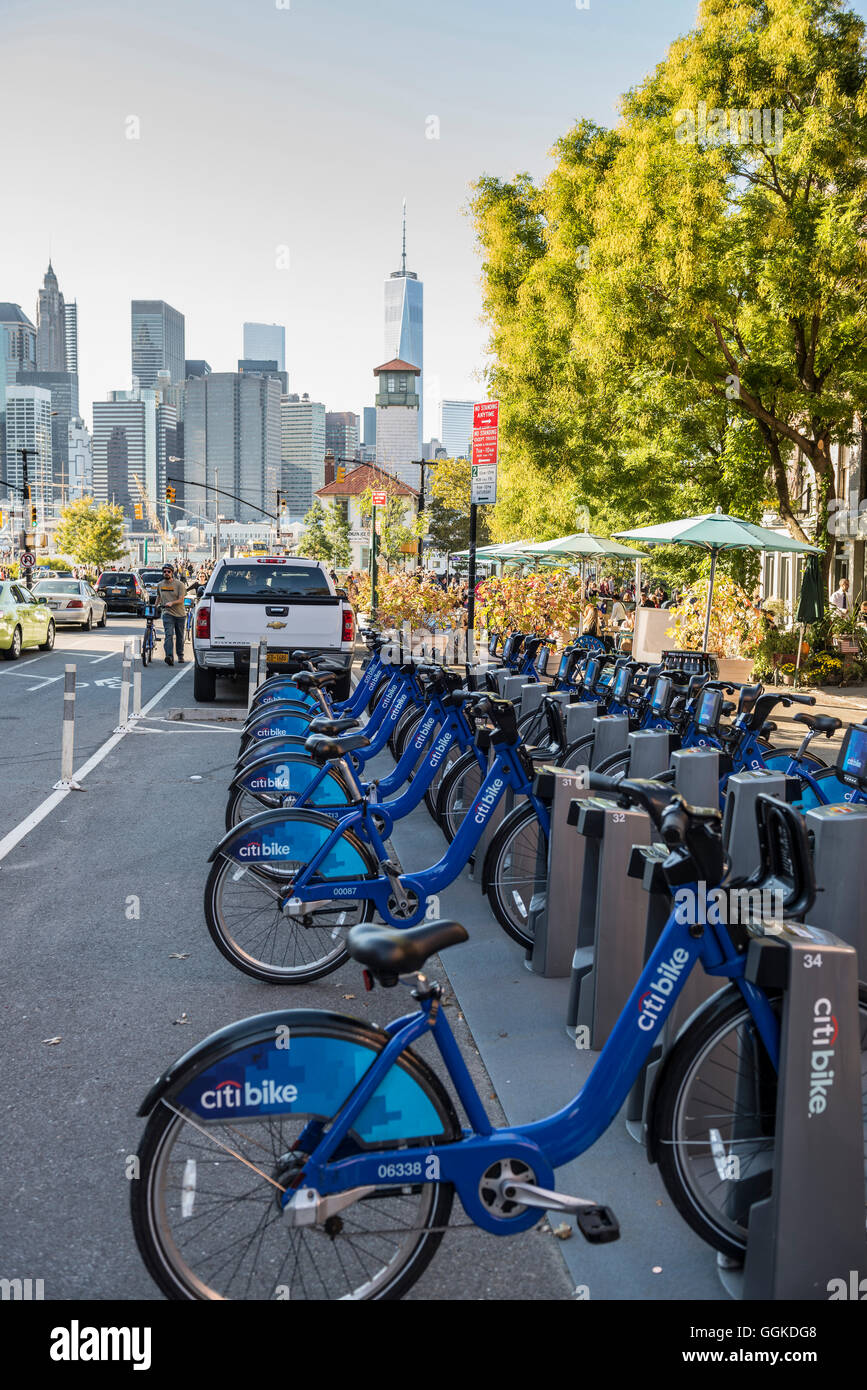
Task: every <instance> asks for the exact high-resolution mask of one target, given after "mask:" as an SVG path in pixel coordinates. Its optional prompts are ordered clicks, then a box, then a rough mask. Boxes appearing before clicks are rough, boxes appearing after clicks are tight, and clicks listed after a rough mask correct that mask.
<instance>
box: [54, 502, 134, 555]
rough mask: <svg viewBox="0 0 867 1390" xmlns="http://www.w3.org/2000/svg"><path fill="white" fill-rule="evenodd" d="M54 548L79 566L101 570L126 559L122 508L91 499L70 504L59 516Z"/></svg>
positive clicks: (126, 550)
mask: <svg viewBox="0 0 867 1390" xmlns="http://www.w3.org/2000/svg"><path fill="white" fill-rule="evenodd" d="M54 539H55V545H56V546H57V548H58V549H59V550H61V551H63V552H64V554H67V555H71V556H72V558H73V559H74V560H75V561H76V562H77V563H78V564H81V565H93V566H94V567H95V568H97V569H102V568H103V567H104V566H105V565H108V564H111V563H112V562H113V561H115V560H123V559H126V557H127V555H128V547H127V545H126V544H125V543H124V538H123V509H122V508H121V507H114V506H111V505H110V504H109V503H102V504H101V505H100V506H97V505H96V504H95V502H94V500H93V498H92V497H84V498H80V499H79V500H78V501H76V502H70V504H69V506H68V507H64V508H63V510H62V511H61V513H60V525H59V526H58V528H57V532H56V535H55V538H54Z"/></svg>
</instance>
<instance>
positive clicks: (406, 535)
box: [358, 477, 424, 569]
mask: <svg viewBox="0 0 867 1390" xmlns="http://www.w3.org/2000/svg"><path fill="white" fill-rule="evenodd" d="M397 489H398V484H397V481H396V479H394V478H391V477H384V478H382V480H381V481H379V480H378V481H377V484H376V490H377V491H378V492H380V491H381V492H384V493H385V494H386V505H385V506H384V507H377V508H376V520H377V522H378V523H379V527H380V532H379V540H378V542H377V554H378V557H379V560H380V561H381V562H382V563H383V564H384V565H385V567H386V569H390V568H391V566H392V565H394V564H397V563H399V562H400V561H401V560H406V559H407V556H408V555H409V554H410V553H411V551H410V547H413V549H414V548H415V545H416V544H417V542H418V539H419V536H421V535H422V534H423V531H424V521H423V519H422V518H417V519H413V520H410V519H409V517H410V505H411V502H412V498H410V497H407V496H406V494H405V493H400V492H398V490H397ZM358 500H359V505H360V507H361V516H362V520H363V521H364V523H365V525H367V526H372V524H373V523H372V520H371V518H372V516H373V489H372V488H367V489H366V490H365V491H364V492H363V493H362V494H361V497H360V498H359V499H358Z"/></svg>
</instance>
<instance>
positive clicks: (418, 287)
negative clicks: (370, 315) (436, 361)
mask: <svg viewBox="0 0 867 1390" xmlns="http://www.w3.org/2000/svg"><path fill="white" fill-rule="evenodd" d="M383 342H384V349H385V359H386V361H390V360H391V359H393V358H399V359H400V360H401V361H402V362H407V363H411V364H412V366H413V367H416V368H417V369H418V383H417V388H416V389H417V391H418V398H419V410H418V422H417V425H418V440H417V443H416V451H415V453H414V455H413V457H414V458H421V445H422V439H423V434H422V427H423V421H422V399H423V391H424V387H423V382H424V361H423V358H424V285H423V284H422V282H421V280H419V278H418V276H417V275H416V274H415V272H414V271H412V270H407V268H406V200H404V204H403V249H402V253H401V260H400V270H393V271H392V273H391V275H390V276H389V277H388V279H387V280H386V282H385V334H384V338H383ZM378 457H379V456H378V455H377V458H378Z"/></svg>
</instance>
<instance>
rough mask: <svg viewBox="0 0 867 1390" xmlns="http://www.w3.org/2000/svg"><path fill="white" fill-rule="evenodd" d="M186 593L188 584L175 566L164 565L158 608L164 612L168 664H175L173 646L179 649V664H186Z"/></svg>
mask: <svg viewBox="0 0 867 1390" xmlns="http://www.w3.org/2000/svg"><path fill="white" fill-rule="evenodd" d="M185 595H186V585H185V584H184V582H183V580H181V579H177V578H176V577H175V571H174V566H173V565H163V577H162V579H161V580H160V582H159V584H158V585H157V608H158V609H159V610H160V611H161V612H162V619H163V633H164V634H165V638H164V640H165V649H166V665H167V666H174V664H175V663H174V660H173V658H172V650H173V648H174V649H175V650H176V651H177V660H178V665H179V666H183V665H184V626H185V622H186V613H185V610H184V597H185ZM172 638H174V641H173V640H172Z"/></svg>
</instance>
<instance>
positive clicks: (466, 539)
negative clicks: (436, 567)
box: [424, 459, 491, 554]
mask: <svg viewBox="0 0 867 1390" xmlns="http://www.w3.org/2000/svg"><path fill="white" fill-rule="evenodd" d="M430 476H431V479H432V482H431V502H430V505H429V506H428V509H427V511H426V512H425V514H424V515H425V521H426V525H427V538H428V541H429V542H430V544H431V548H432V549H435V550H438V551H441V552H442V553H443V554H448V553H449V552H450V551H455V550H466V549H467V546H468V545H469V543H470V464H469V462H468V460H467V459H442V460H440V461H438V462H437V465H436V468H433V469H431V474H430ZM490 510H491V509H490V507H479V509H478V512H477V514H476V516H477V521H476V542H477V544H478V545H486V544H487V542H488V541H489V540H490V534H491V533H490V527H489V525H488V513H489V512H490Z"/></svg>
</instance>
